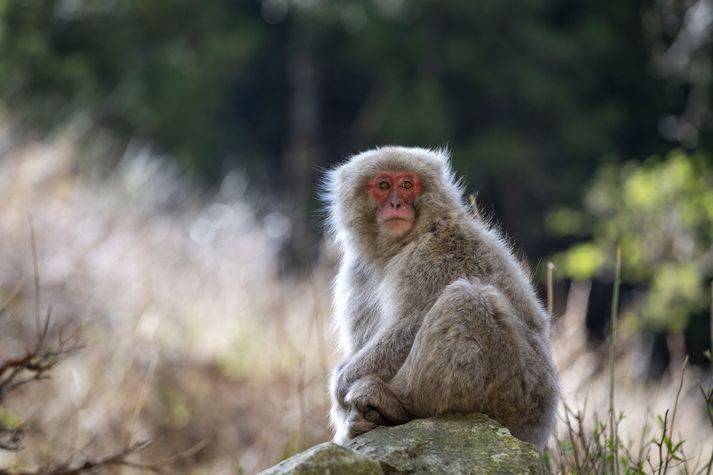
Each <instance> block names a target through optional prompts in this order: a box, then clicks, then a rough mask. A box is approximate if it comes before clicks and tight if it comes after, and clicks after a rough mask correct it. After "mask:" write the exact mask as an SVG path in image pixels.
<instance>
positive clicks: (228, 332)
mask: <svg viewBox="0 0 713 475" xmlns="http://www.w3.org/2000/svg"><path fill="white" fill-rule="evenodd" d="M74 156H75V153H74V149H73V147H72V146H71V142H69V141H64V140H60V141H57V142H55V143H52V144H45V145H43V144H30V145H27V146H24V147H20V148H17V149H16V150H14V151H13V152H11V153H9V154H7V155H6V156H4V157H2V160H0V203H2V207H1V208H0V236H2V240H1V241H0V364H5V363H6V362H7V361H10V360H16V359H18V358H22V357H23V356H25V355H26V354H27V351H28V350H30V351H31V350H32V349H33V348H35V347H36V346H35V345H37V342H38V335H39V336H40V337H41V335H42V333H43V330H42V328H43V325H42V322H43V321H44V319H43V318H44V316H45V315H46V313H45V312H47V308H48V306H50V305H51V306H52V320H51V324H50V325H49V327H48V332H47V335H46V337H45V339H44V342H45V343H46V344H50V347H52V346H51V345H53V344H54V343H55V342H57V341H58V338H60V334H61V335H62V338H64V337H65V336H67V335H70V334H72V332H73V331H74V330H76V329H81V335H80V336H79V339H80V341H81V344H82V348H81V349H76V348H74V346H72V347H71V349H72V350H77V351H71V352H69V353H70V354H68V355H66V359H65V360H64V361H62V362H61V363H60V364H58V365H57V366H54V367H53V368H51V372H50V373H48V374H49V375H50V376H51V378H50V379H46V380H42V381H33V382H32V383H30V384H25V385H23V386H22V387H20V388H17V389H15V390H13V391H12V392H8V393H7V394H6V397H5V398H4V399H2V400H0V422H1V423H2V424H3V425H4V426H5V427H9V428H13V427H18V424H19V423H20V422H21V421H23V422H24V426H22V429H23V431H24V434H25V437H24V439H23V440H21V441H20V442H21V445H22V447H21V450H0V467H4V468H5V470H9V471H10V472H11V473H12V471H13V470H17V471H20V470H26V471H30V470H37V469H38V468H39V469H41V468H42V467H45V468H46V467H50V466H52V464H58V463H59V464H65V466H66V467H68V468H71V467H81V466H82V465H83V464H87V463H94V462H97V461H102V460H105V459H104V458H103V457H109V456H111V454H124V452H123V451H125V450H126V449H127V447H129V448H131V447H139V448H140V449H141V450H134V451H132V453H130V454H127V455H131V457H130V458H126V459H122V461H124V462H128V463H120V464H109V465H111V470H113V471H114V472H115V473H136V472H137V471H140V470H141V469H140V468H135V467H132V466H131V465H132V464H149V465H150V467H149V468H162V469H163V468H165V469H166V470H167V471H168V472H171V473H211V474H217V473H226V474H230V473H241V472H244V473H254V472H255V471H257V470H259V469H262V468H265V467H267V466H269V465H271V464H273V463H275V462H277V461H278V460H280V459H281V458H282V457H284V456H286V455H288V454H290V453H293V452H295V451H297V450H301V449H303V448H306V447H308V446H310V445H313V444H315V443H318V442H322V441H324V440H327V439H328V438H329V435H330V431H329V427H328V421H327V410H328V398H327V394H326V389H325V387H326V374H327V371H328V368H329V367H330V365H331V364H332V363H333V362H334V360H335V354H334V351H333V348H332V344H331V339H330V337H329V331H328V324H329V323H328V316H329V282H330V277H331V275H332V272H333V258H334V256H333V255H332V254H331V253H330V251H329V249H327V248H325V251H324V253H323V255H324V257H323V260H322V261H321V262H320V263H319V264H318V265H317V266H316V267H315V269H314V271H313V272H312V273H311V275H310V276H309V277H306V278H301V279H291V278H286V277H280V272H279V269H278V267H277V262H276V257H275V253H276V250H277V248H278V246H279V241H280V239H281V238H282V237H283V236H284V234H285V232H288V231H289V222H288V221H286V218H285V217H284V216H282V215H280V214H279V213H270V211H269V209H270V205H269V204H268V203H262V204H260V203H259V201H258V200H259V197H257V196H254V195H252V194H251V192H252V190H251V189H250V187H249V186H248V185H247V181H246V180H245V178H244V177H242V176H241V175H239V174H231V175H229V177H228V178H226V180H225V181H224V183H223V186H222V187H221V188H220V189H219V190H217V191H216V192H215V193H212V194H209V195H205V194H203V195H201V194H199V193H198V192H197V191H195V188H194V187H192V186H191V184H190V183H188V182H187V181H186V180H184V179H182V178H180V177H179V176H177V174H176V173H175V172H174V171H173V170H172V169H171V168H170V167H167V165H166V164H164V163H162V162H160V161H158V160H156V159H155V158H152V157H150V156H148V155H147V154H146V153H145V152H142V151H140V150H139V151H134V152H132V153H130V154H128V156H127V158H126V159H124V160H123V161H122V162H121V164H120V165H119V166H118V168H117V169H116V171H115V172H114V173H112V174H111V176H109V177H106V176H104V177H99V176H95V175H94V174H93V173H92V172H91V171H88V170H90V169H87V168H86V167H85V168H82V167H78V166H77V161H76V160H75V159H74ZM77 170H80V171H77ZM28 215H29V216H31V220H32V223H33V228H34V234H35V237H36V250H37V256H38V258H37V264H38V270H39V272H38V275H39V278H40V290H41V292H40V296H39V301H38V299H37V295H36V293H35V289H34V285H33V280H34V275H35V274H34V272H33V257H32V246H31V239H30V233H29V226H28ZM586 298H587V288H586V285H584V284H580V285H574V286H572V288H571V290H570V291H569V294H568V296H567V299H566V300H567V303H566V309H565V305H559V307H562V308H558V307H555V313H559V314H562V316H561V317H560V318H559V320H558V322H557V325H556V328H555V334H554V340H555V353H556V359H557V362H558V367H559V368H560V372H561V378H562V391H563V397H564V400H565V401H566V402H567V404H568V406H569V407H570V408H571V409H572V412H570V414H569V417H570V418H574V417H576V414H577V412H578V410H582V411H581V412H583V414H584V418H583V420H582V424H583V426H585V427H586V431H585V432H586V433H589V434H591V429H592V428H593V427H595V426H593V423H592V421H593V418H592V415H593V414H594V413H597V414H598V415H599V418H601V419H603V420H606V416H607V410H608V407H609V384H608V379H609V374H608V372H607V371H606V368H607V362H606V358H607V355H608V349H607V348H602V349H599V348H590V347H589V346H588V345H587V342H586V339H585V334H584V327H583V322H582V319H583V306H584V305H585V303H586ZM36 305H38V306H39V312H40V313H39V315H40V316H41V317H40V319H39V320H40V324H39V325H38V323H37V322H36V319H37V316H38V313H37V311H38V309H37V308H35V306H36ZM38 332H39V333H38ZM72 344H73V343H72ZM618 348H619V350H620V351H619V354H618V362H619V363H618V365H617V369H616V378H615V380H616V407H617V410H618V411H622V412H623V413H624V414H625V417H624V418H623V419H622V420H621V421H620V423H619V434H620V437H621V439H622V442H623V443H624V444H625V445H626V447H627V448H628V450H632V451H636V450H638V448H639V447H640V446H641V445H642V444H641V443H642V441H648V440H650V438H651V437H652V436H653V434H655V433H656V431H655V430H654V431H653V432H652V436H648V435H647V436H644V437H642V436H641V434H642V427H643V426H644V425H648V426H649V427H650V428H651V429H655V428H656V424H657V422H656V418H655V416H656V415H657V414H661V415H663V414H665V411H666V409H668V408H671V407H672V406H673V403H674V400H675V399H676V394H677V390H678V389H679V380H680V381H682V386H681V388H682V389H681V393H680V400H679V403H678V405H677V412H676V417H675V426H674V427H673V428H672V429H671V428H670V427H669V429H670V430H671V434H672V435H673V436H674V438H675V439H676V440H682V439H685V444H684V446H683V447H684V449H685V454H686V456H688V457H690V458H691V459H697V458H699V457H700V458H702V459H703V460H704V462H705V461H707V457H708V456H709V454H710V453H711V450H713V436H712V435H713V432H712V430H711V427H710V425H709V422H708V420H707V418H706V413H705V403H704V401H703V398H702V397H701V394H700V391H699V389H698V387H697V385H696V381H697V380H699V379H702V380H704V381H706V378H708V379H709V378H710V376H709V375H708V376H707V375H703V374H701V373H700V372H699V370H698V369H697V368H694V367H691V368H688V370H687V371H686V372H685V374H684V375H681V374H680V373H679V372H678V370H675V371H672V372H671V373H670V374H667V375H666V376H665V377H664V378H663V379H662V380H661V381H660V382H658V383H648V384H644V383H642V382H640V381H639V380H638V379H637V378H635V377H634V375H636V374H638V369H637V366H638V365H640V364H641V356H640V355H639V354H638V353H637V352H636V351H634V350H635V348H636V344H635V342H632V341H627V340H626V338H624V339H622V340H620V342H619V346H618ZM680 366H681V365H680V362H679V364H678V365H677V366H676V367H680ZM0 376H1V374H0ZM585 404H586V409H584V407H585ZM561 414H562V419H563V421H564V419H565V411H564V410H562V411H561ZM563 421H560V426H559V429H558V433H559V437H560V439H561V440H562V441H566V440H567V439H568V438H569V434H568V431H567V430H566V424H564V423H563ZM669 424H670V420H669ZM570 425H576V423H575V422H572V421H571V422H570ZM148 440H150V441H151V442H152V443H151V444H150V445H149V446H144V445H141V444H143V441H148ZM133 444H139V445H138V446H135V445H133ZM576 446H577V445H576V444H570V446H569V447H567V444H566V443H564V445H562V444H561V445H560V447H559V448H557V449H553V458H555V459H557V458H558V457H559V458H563V457H564V458H566V457H569V458H571V457H572V454H573V453H574V452H575V451H576ZM563 447H564V449H563ZM563 450H564V452H565V453H561V452H562V451H563ZM568 451H569V452H568ZM578 455H579V454H578ZM657 456H658V455H657V454H653V453H652V455H651V457H652V458H656V457H657ZM580 463H581V461H580ZM1 471H2V470H1V469H0V472H1ZM57 473H60V472H57ZM61 473H69V472H61Z"/></svg>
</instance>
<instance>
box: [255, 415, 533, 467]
mask: <svg viewBox="0 0 713 475" xmlns="http://www.w3.org/2000/svg"><path fill="white" fill-rule="evenodd" d="M539 467H540V459H539V454H538V452H537V450H536V449H535V448H534V447H533V446H532V445H530V444H528V443H526V442H522V441H521V440H519V439H517V438H515V437H513V436H512V435H510V432H509V431H508V430H507V429H505V428H504V427H502V426H501V425H500V424H498V423H497V422H495V421H493V420H492V419H490V418H488V417H487V416H484V415H482V414H471V415H467V416H462V415H453V416H445V417H439V418H432V419H416V420H413V421H411V422H409V423H407V424H404V425H401V426H396V427H377V428H376V429H374V430H372V431H370V432H367V433H366V434H364V435H361V436H359V437H357V438H355V439H354V440H352V441H350V442H349V443H348V444H347V445H346V447H341V446H338V445H336V444H333V443H331V442H328V443H325V444H321V445H318V446H316V447H313V448H311V449H309V450H307V451H305V452H302V453H301V454H297V455H295V456H294V457H291V458H289V459H287V460H285V461H284V462H282V463H280V464H278V465H276V466H274V467H273V468H271V469H268V470H266V471H265V472H263V473H264V474H288V473H289V474H308V473H330V474H340V473H350V474H351V473H365V474H366V473H387V474H397V473H415V474H418V473H424V474H425V473H449V474H451V473H456V474H457V473H472V474H490V473H538V472H539Z"/></svg>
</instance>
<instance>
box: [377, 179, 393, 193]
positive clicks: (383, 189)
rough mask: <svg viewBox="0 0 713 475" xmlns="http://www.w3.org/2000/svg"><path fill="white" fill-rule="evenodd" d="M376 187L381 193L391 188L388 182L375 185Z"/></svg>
mask: <svg viewBox="0 0 713 475" xmlns="http://www.w3.org/2000/svg"><path fill="white" fill-rule="evenodd" d="M376 187H377V188H378V189H380V190H381V191H385V190H388V189H389V188H391V185H390V184H389V182H388V181H380V182H379V183H377V184H376Z"/></svg>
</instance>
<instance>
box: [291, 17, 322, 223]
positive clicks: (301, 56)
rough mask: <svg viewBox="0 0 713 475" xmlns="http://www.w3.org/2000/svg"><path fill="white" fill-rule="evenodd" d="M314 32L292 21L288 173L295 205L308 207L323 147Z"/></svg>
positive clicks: (296, 21)
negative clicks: (320, 134)
mask: <svg viewBox="0 0 713 475" xmlns="http://www.w3.org/2000/svg"><path fill="white" fill-rule="evenodd" d="M313 43H314V38H313V33H312V32H311V31H310V30H308V29H306V28H305V27H304V25H302V24H301V23H300V21H299V19H296V20H294V21H293V22H292V24H291V25H290V28H289V33H288V44H287V87H288V88H289V92H288V96H289V122H288V124H289V132H288V133H289V136H288V143H287V147H286V150H285V162H284V167H285V168H284V173H285V182H286V183H287V184H288V191H289V193H290V195H291V198H293V199H294V200H295V205H296V206H297V207H299V208H301V209H302V208H304V207H305V206H306V205H307V203H308V201H309V198H310V196H311V192H312V186H313V184H314V178H315V176H314V174H315V165H317V164H318V163H320V162H321V160H320V158H321V157H320V155H321V153H320V150H319V128H320V127H319V125H320V124H319V84H318V79H317V70H316V69H317V68H316V66H315V61H314V56H313Z"/></svg>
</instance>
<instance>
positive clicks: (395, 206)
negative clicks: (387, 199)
mask: <svg viewBox="0 0 713 475" xmlns="http://www.w3.org/2000/svg"><path fill="white" fill-rule="evenodd" d="M391 207H392V208H401V203H394V202H393V201H392V202H391Z"/></svg>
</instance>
